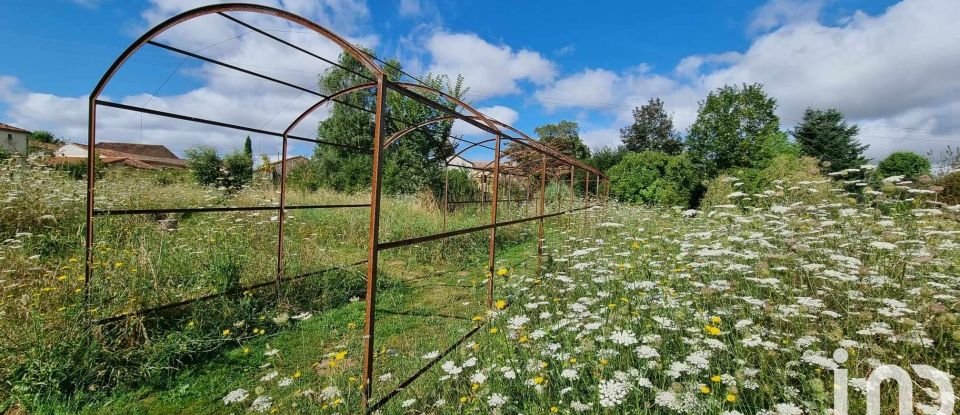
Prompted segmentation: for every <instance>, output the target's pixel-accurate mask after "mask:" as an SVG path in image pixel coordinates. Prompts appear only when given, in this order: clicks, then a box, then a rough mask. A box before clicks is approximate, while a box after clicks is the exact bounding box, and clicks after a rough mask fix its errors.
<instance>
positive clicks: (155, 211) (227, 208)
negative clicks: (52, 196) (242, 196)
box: [93, 203, 370, 216]
mask: <svg viewBox="0 0 960 415" xmlns="http://www.w3.org/2000/svg"><path fill="white" fill-rule="evenodd" d="M359 207H370V204H369V203H356V204H339V205H295V206H284V209H287V210H291V209H337V208H359ZM267 210H280V206H216V207H201V208H157V209H94V211H93V215H94V216H109V215H151V214H162V213H200V212H250V211H267Z"/></svg>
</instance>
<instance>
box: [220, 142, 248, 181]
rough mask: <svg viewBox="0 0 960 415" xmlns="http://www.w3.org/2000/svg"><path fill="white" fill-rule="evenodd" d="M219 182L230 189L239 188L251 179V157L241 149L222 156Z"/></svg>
mask: <svg viewBox="0 0 960 415" xmlns="http://www.w3.org/2000/svg"><path fill="white" fill-rule="evenodd" d="M222 170H223V176H222V177H221V183H222V184H223V186H226V187H228V188H231V189H239V188H241V187H243V186H246V185H248V184H250V181H252V180H253V159H251V158H250V156H249V155H247V154H246V153H244V152H243V151H235V152H233V153H230V154H227V155H226V156H224V157H223V161H222Z"/></svg>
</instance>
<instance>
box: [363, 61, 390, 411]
mask: <svg viewBox="0 0 960 415" xmlns="http://www.w3.org/2000/svg"><path fill="white" fill-rule="evenodd" d="M376 99H377V101H376V105H377V111H376V115H375V116H374V130H373V173H372V177H371V178H370V232H369V239H368V244H369V245H368V251H367V293H366V303H367V304H366V305H367V308H366V315H365V317H364V332H363V379H362V382H363V407H364V408H366V407H367V405H368V404H369V402H370V399H371V398H372V397H373V367H374V366H373V365H374V363H373V357H374V349H375V346H376V344H375V339H374V337H375V336H374V335H375V334H376V329H375V327H374V323H375V322H376V300H377V272H378V265H379V264H378V262H379V258H380V246H379V245H380V196H381V195H380V193H381V189H380V184H381V179H382V177H381V175H380V170H381V167H382V166H381V164H382V162H383V134H384V132H385V127H386V124H385V123H384V121H383V116H384V115H385V114H384V112H385V108H384V107H385V105H386V102H387V95H386V80H385V79H384V76H383V75H380V76H378V78H377V98H376Z"/></svg>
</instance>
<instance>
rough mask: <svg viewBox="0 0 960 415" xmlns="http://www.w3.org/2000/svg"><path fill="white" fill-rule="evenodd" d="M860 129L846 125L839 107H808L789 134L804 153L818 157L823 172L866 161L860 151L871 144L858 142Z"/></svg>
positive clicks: (854, 165) (858, 164)
mask: <svg viewBox="0 0 960 415" xmlns="http://www.w3.org/2000/svg"><path fill="white" fill-rule="evenodd" d="M859 132H860V127H858V126H856V125H847V122H846V121H845V120H844V117H843V113H841V112H840V111H839V110H836V109H828V110H818V109H813V108H807V110H806V111H804V112H803V121H801V122H800V124H798V125H797V126H796V127H795V128H794V129H793V131H792V132H791V133H792V134H793V137H794V138H795V139H796V140H797V144H798V145H799V146H800V152H801V153H802V154H803V155H806V156H811V157H816V158H817V159H819V160H820V161H821V162H822V163H823V166H824V170H826V171H840V170H845V169H849V168H855V167H857V166H860V165H862V164H864V163H866V161H867V160H866V158H864V157H863V152H864V151H865V150H866V149H867V148H869V147H870V146H869V145H862V144H860V142H859V141H858V140H857V138H856V137H857V133H859Z"/></svg>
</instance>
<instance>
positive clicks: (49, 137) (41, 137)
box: [28, 130, 64, 144]
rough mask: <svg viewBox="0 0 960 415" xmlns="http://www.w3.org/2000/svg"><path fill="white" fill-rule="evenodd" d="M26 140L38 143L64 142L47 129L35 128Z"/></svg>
mask: <svg viewBox="0 0 960 415" xmlns="http://www.w3.org/2000/svg"><path fill="white" fill-rule="evenodd" d="M28 140H30V141H36V142H39V143H47V144H63V143H64V140H63V139H62V138H60V137H57V136H56V135H54V134H53V133H51V132H49V131H44V130H37V131H34V132H32V133H30V137H29V138H28Z"/></svg>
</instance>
